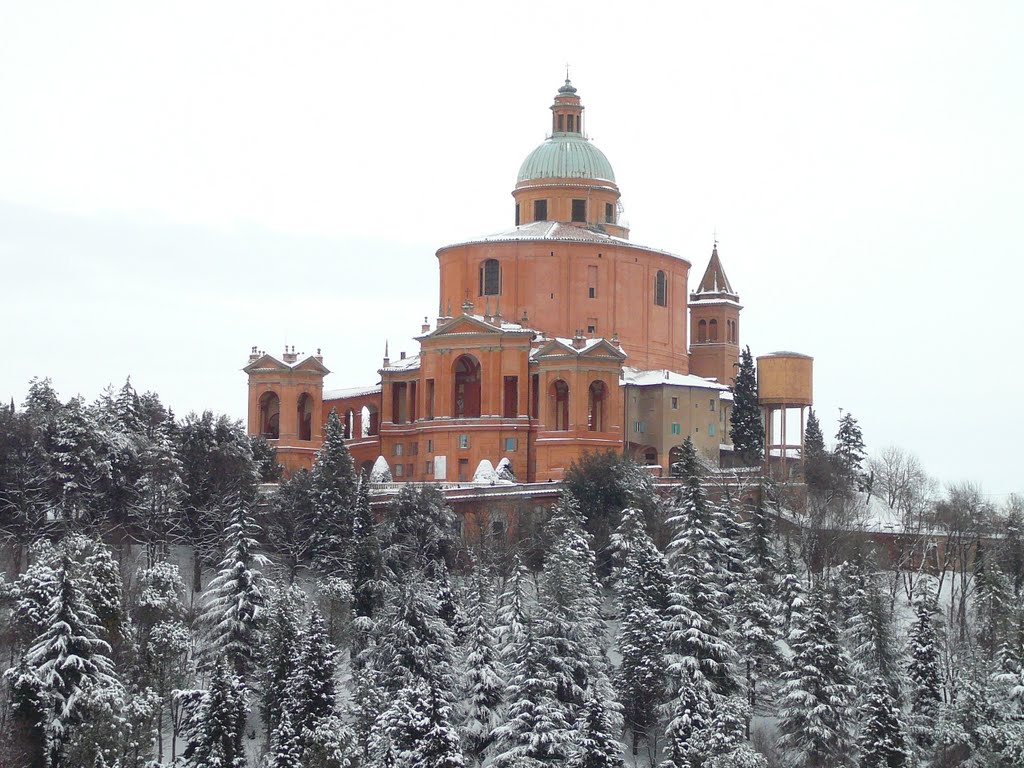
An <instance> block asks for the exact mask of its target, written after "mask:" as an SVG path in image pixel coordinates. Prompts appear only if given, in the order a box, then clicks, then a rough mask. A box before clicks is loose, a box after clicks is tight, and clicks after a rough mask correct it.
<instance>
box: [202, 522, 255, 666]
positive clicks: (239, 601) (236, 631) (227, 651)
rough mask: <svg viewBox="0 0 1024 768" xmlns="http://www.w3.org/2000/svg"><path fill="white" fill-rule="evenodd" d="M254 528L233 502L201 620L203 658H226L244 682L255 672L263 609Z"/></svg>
mask: <svg viewBox="0 0 1024 768" xmlns="http://www.w3.org/2000/svg"><path fill="white" fill-rule="evenodd" d="M258 530H259V529H258V527H257V526H256V523H255V522H253V520H252V517H251V516H250V515H249V510H248V509H247V508H246V506H245V505H244V504H238V505H237V506H236V508H235V511H234V514H233V515H232V520H231V524H230V525H229V526H228V528H227V530H226V531H225V533H224V535H225V538H226V539H227V546H226V551H225V553H224V558H223V559H222V560H221V563H220V569H219V570H218V572H217V576H216V577H215V578H214V579H213V580H212V581H211V582H210V584H209V585H208V586H207V588H206V592H205V595H204V597H205V600H204V605H203V613H202V616H201V617H200V625H201V627H202V630H203V635H204V646H203V649H202V650H203V654H204V655H205V656H206V657H207V658H208V659H211V658H212V659H217V658H224V659H226V660H227V662H228V663H229V664H230V665H231V669H232V672H233V673H234V674H235V675H237V676H238V677H239V678H241V679H242V681H243V682H244V681H245V680H247V679H248V678H249V676H250V675H251V674H252V672H253V669H254V665H255V662H256V649H257V647H258V643H259V631H260V627H261V625H262V623H263V616H264V611H265V610H266V596H265V585H264V577H263V574H262V572H261V571H260V570H259V568H260V566H263V565H265V564H266V563H267V559H266V558H265V557H263V556H262V555H260V554H258V552H257V551H256V550H257V547H258V546H259V545H258V543H257V541H256V534H257V531H258Z"/></svg>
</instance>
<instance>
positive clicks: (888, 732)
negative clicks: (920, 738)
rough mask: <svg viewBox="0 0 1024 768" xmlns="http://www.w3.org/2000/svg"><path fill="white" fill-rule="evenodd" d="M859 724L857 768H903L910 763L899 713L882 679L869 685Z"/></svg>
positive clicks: (904, 728)
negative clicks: (861, 722) (861, 724)
mask: <svg viewBox="0 0 1024 768" xmlns="http://www.w3.org/2000/svg"><path fill="white" fill-rule="evenodd" d="M863 721H864V722H863V726H862V731H861V736H860V763H859V766H860V768H903V766H905V765H909V764H910V750H909V748H908V747H907V734H906V727H905V726H904V724H903V718H902V713H901V712H900V708H899V705H898V704H897V703H896V700H895V699H894V698H893V696H892V693H891V691H890V690H889V683H888V682H887V681H886V680H885V678H884V677H882V676H878V677H876V678H875V680H874V682H873V683H872V684H871V691H870V694H869V695H868V697H867V704H866V705H865V707H864V712H863Z"/></svg>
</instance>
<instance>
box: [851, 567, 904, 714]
mask: <svg viewBox="0 0 1024 768" xmlns="http://www.w3.org/2000/svg"><path fill="white" fill-rule="evenodd" d="M840 589H841V598H842V605H843V609H844V610H843V611H842V612H843V614H844V615H845V627H844V629H843V631H842V635H841V636H842V639H843V642H844V644H845V646H846V648H847V650H848V652H849V654H850V659H851V661H852V662H853V663H852V667H851V670H852V671H853V673H854V674H855V675H856V676H857V677H858V679H859V680H860V686H859V688H860V692H861V700H862V701H863V699H864V696H866V695H867V694H868V691H869V689H870V687H871V685H872V681H873V680H874V678H875V677H877V676H879V675H880V676H882V677H884V678H885V679H886V680H887V681H888V682H889V684H890V685H895V684H896V683H897V682H898V675H897V673H896V664H897V656H898V654H897V650H896V646H895V639H894V637H893V633H894V629H893V625H892V624H893V620H892V614H891V611H890V609H889V602H888V600H887V599H886V596H885V594H884V593H883V591H882V585H881V584H879V583H878V576H877V574H876V573H875V561H874V558H873V557H871V556H870V555H860V556H858V557H856V558H854V560H852V561H850V562H847V563H844V564H843V567H842V569H841V571H840Z"/></svg>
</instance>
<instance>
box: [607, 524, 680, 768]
mask: <svg viewBox="0 0 1024 768" xmlns="http://www.w3.org/2000/svg"><path fill="white" fill-rule="evenodd" d="M616 535H617V537H618V539H619V540H620V542H621V545H620V549H619V551H620V553H621V552H624V556H623V557H624V561H623V563H622V565H621V567H620V569H619V574H618V580H617V583H616V587H617V589H616V591H617V597H618V601H617V604H618V611H619V622H620V623H619V634H618V638H617V643H618V648H619V654H620V655H621V657H622V663H621V664H620V665H619V668H618V669H617V670H616V675H615V686H616V690H617V691H618V694H619V700H620V701H621V703H622V714H623V718H624V719H625V722H626V725H627V726H628V727H629V729H630V730H631V731H632V735H633V743H632V752H633V755H634V756H635V755H636V754H637V752H638V748H639V741H640V740H641V739H646V740H648V741H652V740H653V738H654V735H655V734H654V733H652V729H653V728H654V727H655V726H656V725H657V722H658V713H659V710H660V706H661V704H662V702H663V701H664V698H665V683H664V681H665V675H666V669H665V664H664V652H665V636H664V632H663V623H662V616H663V615H664V611H665V610H666V608H667V606H668V575H667V564H666V562H665V558H664V556H663V555H662V554H661V552H659V551H658V549H657V548H656V547H655V546H654V542H653V541H651V539H650V537H648V536H647V531H646V528H645V527H644V523H643V517H642V513H641V512H640V510H636V509H627V510H625V511H624V512H623V513H622V523H621V524H620V525H619V529H618V531H617V534H616Z"/></svg>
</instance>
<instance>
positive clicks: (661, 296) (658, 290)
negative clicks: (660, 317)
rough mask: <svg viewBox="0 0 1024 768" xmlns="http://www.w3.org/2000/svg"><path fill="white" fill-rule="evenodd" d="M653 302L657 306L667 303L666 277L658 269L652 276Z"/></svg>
mask: <svg viewBox="0 0 1024 768" xmlns="http://www.w3.org/2000/svg"><path fill="white" fill-rule="evenodd" d="M654 303H655V304H657V305H658V306H659V307H664V306H667V305H668V279H667V278H666V277H665V273H664V272H662V271H661V270H660V269H659V270H658V274H657V275H656V276H655V278H654Z"/></svg>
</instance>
